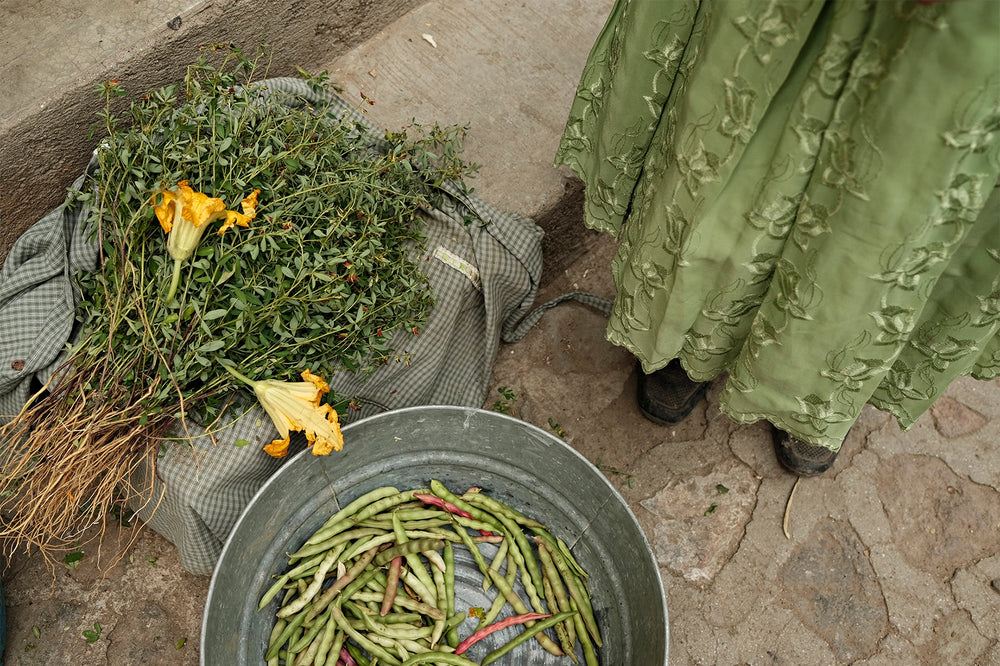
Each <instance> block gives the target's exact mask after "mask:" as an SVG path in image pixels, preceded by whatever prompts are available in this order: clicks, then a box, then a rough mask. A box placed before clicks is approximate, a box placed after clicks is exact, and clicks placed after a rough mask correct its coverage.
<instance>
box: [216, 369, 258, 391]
mask: <svg viewBox="0 0 1000 666" xmlns="http://www.w3.org/2000/svg"><path fill="white" fill-rule="evenodd" d="M220 365H222V367H223V368H225V369H226V370H227V371H229V374H231V375H232V376H233V377H236V379H238V380H240V381H241V382H243V383H244V384H246V385H247V386H249V387H251V388H253V387H254V386H255V385H256V384H257V382H255V381H254V380H252V379H250V378H249V377H247V376H246V375H243V374H240V373H239V372H237V371H236V370H233V369H232V368H230V367H229V366H228V365H225V364H220Z"/></svg>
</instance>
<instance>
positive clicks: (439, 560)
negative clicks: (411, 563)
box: [420, 539, 448, 573]
mask: <svg viewBox="0 0 1000 666" xmlns="http://www.w3.org/2000/svg"><path fill="white" fill-rule="evenodd" d="M441 541H442V544H441V548H440V549H438V550H444V545H445V544H447V543H448V542H447V541H445V540H444V539H441ZM420 554H421V555H423V556H424V557H426V558H427V562H428V563H429V564H430V565H431V567H432V570H431V573H433V569H437V570H438V571H440V572H441V573H444V570H445V564H444V558H443V557H441V553H439V552H437V550H425V551H422V552H421V553H420Z"/></svg>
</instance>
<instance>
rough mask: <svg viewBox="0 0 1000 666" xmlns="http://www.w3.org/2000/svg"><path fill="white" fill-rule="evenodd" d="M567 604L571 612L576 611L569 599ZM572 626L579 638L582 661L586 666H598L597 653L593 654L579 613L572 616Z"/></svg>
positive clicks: (592, 646) (574, 603)
mask: <svg viewBox="0 0 1000 666" xmlns="http://www.w3.org/2000/svg"><path fill="white" fill-rule="evenodd" d="M569 603H570V607H572V608H573V610H577V606H576V602H575V601H573V600H572V599H570V600H569ZM573 626H575V627H576V635H577V636H579V638H580V647H582V648H583V660H584V661H585V662H587V666H600V664H599V662H598V661H597V653H596V652H594V644H593V643H592V642H591V640H590V636H589V635H588V633H587V627H586V626H584V624H583V616H582V615H581V614H580V613H577V614H576V615H574V616H573Z"/></svg>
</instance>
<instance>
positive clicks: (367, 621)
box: [361, 613, 434, 640]
mask: <svg viewBox="0 0 1000 666" xmlns="http://www.w3.org/2000/svg"><path fill="white" fill-rule="evenodd" d="M361 622H362V623H363V624H364V626H365V627H367V628H368V630H369V631H371V632H372V633H375V634H379V635H380V636H385V637H386V638H408V639H411V640H416V639H418V638H427V637H428V636H430V635H431V632H432V631H434V627H413V626H401V625H383V626H379V623H377V622H375V620H374V619H373V618H372V617H371V616H370V615H368V614H366V613H362V614H361Z"/></svg>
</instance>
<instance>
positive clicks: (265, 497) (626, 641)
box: [201, 406, 669, 666]
mask: <svg viewBox="0 0 1000 666" xmlns="http://www.w3.org/2000/svg"><path fill="white" fill-rule="evenodd" d="M344 440H345V446H344V450H343V451H342V452H339V453H337V452H335V453H332V454H331V455H329V456H313V455H311V454H310V453H309V452H303V453H301V454H299V455H298V456H296V457H295V458H293V459H292V460H290V461H289V462H288V463H287V464H286V465H285V466H284V467H282V468H281V470H280V471H279V472H278V473H277V474H276V475H274V476H273V477H272V478H271V479H269V480H268V482H267V483H266V484H265V485H264V486H263V487H262V488H261V489H260V491H259V492H258V493H257V495H256V496H255V497H254V499H253V500H252V501H251V502H250V504H249V505H248V506H247V508H246V509H245V510H244V512H243V514H242V516H241V517H240V519H239V520H238V521H237V523H236V526H235V527H234V529H233V531H232V533H231V535H230V537H229V539H228V541H227V542H226V545H225V547H224V549H223V551H222V555H221V557H220V559H219V563H218V565H217V567H216V570H215V573H214V574H213V576H212V582H211V586H210V588H209V593H208V601H207V604H206V609H205V616H204V619H203V624H202V643H201V663H202V664H203V666H244V665H253V666H258V665H263V664H264V657H263V655H264V653H265V651H266V648H267V641H268V637H269V635H270V631H271V627H272V626H273V621H274V612H275V611H276V610H277V601H275V602H272V606H273V608H272V607H265V608H264V609H263V610H262V611H260V612H257V602H258V600H259V599H260V597H261V596H262V595H263V593H264V592H265V591H266V590H267V589H268V587H270V585H271V583H272V582H273V579H272V574H274V573H277V572H281V571H284V570H285V569H286V563H287V556H286V553H290V552H293V551H294V550H296V549H297V548H298V547H299V546H300V545H301V544H302V543H304V542H305V540H306V539H307V538H309V536H310V535H311V534H312V533H313V532H314V531H315V530H316V529H318V528H319V526H320V525H322V524H323V523H324V522H325V521H326V519H327V518H328V517H329V516H330V515H332V514H333V513H335V512H336V511H337V510H338V509H339V508H340V507H341V506H342V505H346V504H347V503H348V502H350V501H352V500H354V499H356V498H357V497H359V496H360V495H362V494H364V493H366V492H368V491H370V490H372V489H374V488H377V487H379V486H386V485H390V486H395V487H397V488H399V489H400V490H408V489H411V488H425V487H427V484H428V483H429V482H430V479H437V480H439V481H441V482H442V483H444V484H445V485H446V486H448V487H449V488H451V489H453V490H455V491H458V492H462V491H464V490H466V489H467V488H469V487H471V486H479V487H481V488H482V489H483V490H484V492H487V493H488V494H490V495H491V496H493V497H495V498H496V499H499V500H501V501H503V502H506V503H508V504H510V505H511V506H513V507H514V508H515V509H518V510H519V511H521V512H523V513H525V514H527V515H528V516H531V517H532V518H535V519H536V520H539V521H541V522H542V523H544V524H545V525H546V526H547V527H548V528H549V530H550V531H551V532H552V533H553V534H554V535H555V536H558V537H560V538H562V539H563V540H564V541H565V542H566V543H567V544H568V545H569V546H570V548H571V549H572V552H573V555H574V557H575V558H576V559H577V561H578V562H579V563H580V564H581V565H582V566H583V568H584V569H585V570H586V571H587V572H588V574H589V579H588V584H589V587H590V593H591V595H592V597H593V604H594V610H595V614H596V616H597V620H598V625H599V627H600V629H601V634H602V636H603V639H604V647H603V648H601V650H600V660H601V663H602V664H603V665H604V666H630V665H633V664H634V665H636V666H655V665H656V664H666V663H667V652H668V646H669V640H668V631H669V629H668V615H667V606H666V601H665V597H664V592H663V583H662V580H661V579H660V575H659V570H658V569H657V566H656V559H655V557H654V555H653V552H652V549H651V548H650V545H649V542H648V541H647V540H646V537H645V535H644V534H643V532H642V530H641V529H640V527H639V525H638V523H637V522H636V519H635V516H634V515H633V513H632V512H631V510H630V509H629V507H628V505H627V504H626V503H625V501H624V500H623V499H622V497H621V495H620V494H619V493H618V492H617V491H616V490H615V488H614V487H613V486H612V485H611V484H610V483H609V482H608V481H607V479H606V478H605V477H604V475H603V474H601V472H600V471H599V470H597V469H596V468H595V467H594V466H593V465H591V464H590V463H589V462H588V461H587V460H586V459H585V458H584V457H583V456H581V455H580V454H579V453H577V452H576V451H575V450H573V449H572V448H571V447H569V446H568V445H567V444H566V443H565V442H563V441H562V440H561V439H559V438H558V437H556V436H554V435H552V434H550V433H547V432H545V431H543V430H541V429H539V428H536V427H535V426H533V425H531V424H529V423H526V422H524V421H520V420H518V419H514V418H511V417H509V416H505V415H503V414H498V413H496V412H490V411H486V410H481V409H472V408H465V407H450V406H431V407H412V408H408V409H401V410H396V411H392V412H386V413H384V414H380V415H377V416H373V417H370V418H367V419H364V420H362V421H358V422H356V423H352V424H350V425H348V426H346V427H345V428H344ZM483 550H484V555H486V556H487V559H488V558H489V555H491V553H490V552H489V551H488V549H487V548H485V547H484V549H483ZM455 561H456V566H457V569H458V573H457V575H456V597H457V599H456V608H457V609H458V610H462V609H466V608H470V607H476V606H480V607H489V605H490V603H491V601H492V596H493V594H494V593H495V592H494V591H493V590H492V589H491V590H490V592H489V594H486V593H484V592H483V590H482V587H481V581H482V575H481V574H480V572H479V570H478V568H477V567H476V565H475V563H474V561H473V560H472V558H471V557H469V556H467V555H466V553H465V550H464V548H456V549H455ZM523 598H526V597H523ZM475 623H476V620H475V619H474V618H470V619H469V620H467V621H466V623H465V624H463V625H462V626H461V627H460V628H459V633H460V635H461V636H462V637H465V636H467V635H469V634H470V633H472V631H473V630H474V627H475ZM514 635H516V630H514V629H508V630H504V631H501V632H497V633H496V634H493V635H492V636H490V637H488V638H487V639H486V640H485V641H483V642H482V643H479V644H477V645H476V646H474V647H473V649H471V650H470V651H469V652H468V653H467V654H466V656H467V657H469V658H471V659H473V660H474V661H475V660H478V659H480V658H482V656H484V655H485V654H487V653H488V652H489V651H491V650H493V649H495V648H496V647H499V646H500V645H502V644H504V643H505V642H506V641H508V640H509V639H510V638H512V637H513V636H514ZM498 663H502V664H509V665H514V664H517V665H520V666H523V665H524V664H540V665H545V664H553V665H555V664H563V665H566V664H571V663H572V662H571V661H570V660H569V658H568V657H554V656H552V655H550V654H548V653H547V652H545V651H544V650H542V649H541V648H540V647H539V646H538V645H537V644H536V643H535V642H534V641H529V642H527V643H524V644H523V645H521V646H519V647H518V648H517V650H515V651H514V652H512V653H510V654H509V655H507V656H506V657H505V660H504V659H502V660H501V661H500V662H498ZM580 663H583V662H582V659H581V662H580Z"/></svg>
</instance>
